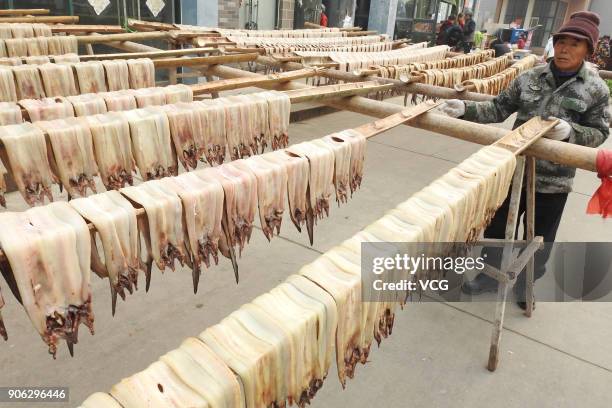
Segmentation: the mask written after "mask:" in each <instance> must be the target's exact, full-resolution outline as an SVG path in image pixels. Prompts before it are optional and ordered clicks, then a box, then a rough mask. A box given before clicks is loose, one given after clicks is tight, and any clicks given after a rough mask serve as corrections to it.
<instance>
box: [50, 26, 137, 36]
mask: <svg viewBox="0 0 612 408" xmlns="http://www.w3.org/2000/svg"><path fill="white" fill-rule="evenodd" d="M50 28H51V32H52V33H71V34H74V33H100V34H102V33H104V34H112V33H124V32H125V30H124V29H123V27H121V26H118V25H86V24H56V25H52V26H50Z"/></svg>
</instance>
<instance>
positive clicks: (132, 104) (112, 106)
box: [98, 90, 138, 112]
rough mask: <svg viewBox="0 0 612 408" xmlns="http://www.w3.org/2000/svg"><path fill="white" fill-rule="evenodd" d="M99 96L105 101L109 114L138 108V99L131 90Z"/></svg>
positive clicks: (104, 93) (105, 93)
mask: <svg viewBox="0 0 612 408" xmlns="http://www.w3.org/2000/svg"><path fill="white" fill-rule="evenodd" d="M98 95H99V96H101V97H102V98H103V99H104V102H105V103H106V109H108V111H109V112H113V111H127V110H132V109H136V108H138V106H137V105H136V99H135V98H134V95H133V94H132V92H131V91H129V90H126V91H113V92H103V93H100V94H98Z"/></svg>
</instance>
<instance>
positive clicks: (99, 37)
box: [76, 31, 170, 51]
mask: <svg viewBox="0 0 612 408" xmlns="http://www.w3.org/2000/svg"><path fill="white" fill-rule="evenodd" d="M168 38H170V34H169V32H167V31H156V32H143V33H120V34H92V35H77V36H76V39H77V41H78V42H79V44H89V43H94V44H95V43H107V42H123V41H143V40H163V39H168ZM157 50H158V51H159V49H157Z"/></svg>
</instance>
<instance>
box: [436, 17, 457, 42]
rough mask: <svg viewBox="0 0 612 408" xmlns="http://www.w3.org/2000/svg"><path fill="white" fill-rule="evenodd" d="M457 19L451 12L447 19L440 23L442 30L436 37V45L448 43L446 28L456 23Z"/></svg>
mask: <svg viewBox="0 0 612 408" xmlns="http://www.w3.org/2000/svg"><path fill="white" fill-rule="evenodd" d="M456 20H457V17H455V16H454V15H453V14H451V15H450V16H448V18H447V19H446V20H444V21H443V22H442V24H440V31H438V37H437V38H436V45H445V44H446V30H448V29H449V28H450V27H452V25H453V24H455V21H456Z"/></svg>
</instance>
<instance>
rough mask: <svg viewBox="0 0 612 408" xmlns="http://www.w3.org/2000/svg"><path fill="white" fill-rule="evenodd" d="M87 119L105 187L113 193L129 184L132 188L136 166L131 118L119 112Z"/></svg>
mask: <svg viewBox="0 0 612 408" xmlns="http://www.w3.org/2000/svg"><path fill="white" fill-rule="evenodd" d="M86 119H87V122H88V123H89V129H90V131H91V135H92V137H93V144H94V153H95V155H96V163H97V164H98V169H99V170H100V177H101V178H102V183H103V184H104V186H105V187H106V188H107V189H109V190H118V189H120V188H122V187H125V185H126V184H129V185H132V184H133V183H134V180H133V173H134V172H135V171H136V166H135V163H134V158H133V157H132V149H131V142H130V125H129V123H128V121H127V119H126V118H125V117H124V116H123V115H121V114H119V113H108V114H104V115H94V116H88V117H87V118H86Z"/></svg>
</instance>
